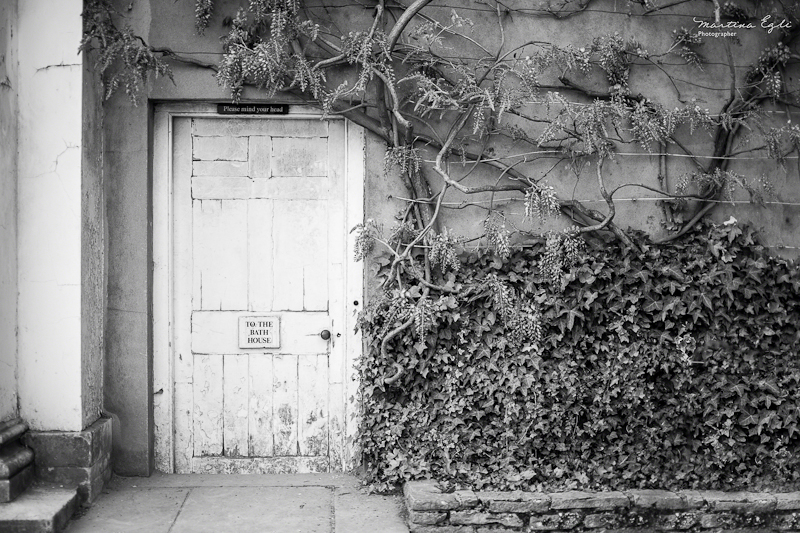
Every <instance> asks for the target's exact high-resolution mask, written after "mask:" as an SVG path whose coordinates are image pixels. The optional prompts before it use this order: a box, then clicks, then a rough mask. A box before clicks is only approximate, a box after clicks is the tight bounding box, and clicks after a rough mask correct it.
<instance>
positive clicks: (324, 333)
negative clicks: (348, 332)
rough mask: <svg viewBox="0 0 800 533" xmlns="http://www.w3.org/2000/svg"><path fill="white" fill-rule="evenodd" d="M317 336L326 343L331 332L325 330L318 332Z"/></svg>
mask: <svg viewBox="0 0 800 533" xmlns="http://www.w3.org/2000/svg"><path fill="white" fill-rule="evenodd" d="M319 336H320V337H322V340H324V341H326V340H328V339H330V338H331V332H330V331H328V330H327V329H323V330H322V331H320V332H319Z"/></svg>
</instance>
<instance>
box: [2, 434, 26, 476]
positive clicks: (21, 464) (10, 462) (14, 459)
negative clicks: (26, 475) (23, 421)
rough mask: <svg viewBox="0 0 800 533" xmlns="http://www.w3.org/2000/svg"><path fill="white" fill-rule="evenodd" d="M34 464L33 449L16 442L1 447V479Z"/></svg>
mask: <svg viewBox="0 0 800 533" xmlns="http://www.w3.org/2000/svg"><path fill="white" fill-rule="evenodd" d="M30 464H33V450H31V449H30V448H26V447H25V446H23V445H21V444H18V443H16V442H13V443H9V444H7V445H6V446H3V447H2V448H0V479H8V478H10V477H11V476H13V475H14V474H16V473H17V472H19V471H20V470H22V469H23V468H25V467H26V466H28V465H30Z"/></svg>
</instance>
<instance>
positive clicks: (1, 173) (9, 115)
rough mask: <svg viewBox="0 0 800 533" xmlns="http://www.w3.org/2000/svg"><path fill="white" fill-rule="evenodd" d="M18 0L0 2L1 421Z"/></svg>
mask: <svg viewBox="0 0 800 533" xmlns="http://www.w3.org/2000/svg"><path fill="white" fill-rule="evenodd" d="M16 33H17V2H16V0H9V1H6V2H3V3H2V4H0V421H3V420H6V419H9V418H13V417H14V416H16V415H17V203H16V196H17V81H18V80H17V69H16V65H17V56H16V42H15V39H16Z"/></svg>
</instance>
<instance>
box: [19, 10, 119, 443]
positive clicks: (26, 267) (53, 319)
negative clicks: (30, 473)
mask: <svg viewBox="0 0 800 533" xmlns="http://www.w3.org/2000/svg"><path fill="white" fill-rule="evenodd" d="M18 9H19V13H18V20H19V39H18V51H19V53H18V58H19V73H18V74H19V91H18V95H19V96H18V101H19V130H18V131H19V133H18V135H19V137H18V147H19V152H18V153H19V158H18V168H17V171H18V176H19V183H18V190H17V206H18V210H19V211H18V221H17V227H18V232H17V235H18V249H19V263H18V272H19V304H18V317H19V336H18V339H19V356H18V372H19V399H20V415H21V416H22V417H23V418H24V419H25V420H26V421H27V422H28V424H29V426H30V427H31V429H33V430H51V431H53V430H55V431H79V430H82V429H83V428H85V427H86V426H88V425H89V424H91V423H92V422H94V421H95V420H96V419H97V418H98V416H99V414H100V411H101V396H102V365H101V361H102V358H101V354H102V345H103V342H102V331H103V330H102V324H103V322H104V316H103V315H104V309H103V307H102V305H101V304H102V302H103V299H104V298H103V288H104V286H105V282H104V279H103V270H104V260H103V233H104V230H103V225H102V220H103V217H104V212H103V211H104V210H103V202H102V188H101V187H100V183H101V181H100V178H101V174H100V172H99V168H100V167H99V161H100V160H99V159H98V158H99V157H100V156H101V153H102V149H101V146H102V145H101V141H100V140H101V138H102V137H101V136H100V134H101V133H102V132H101V131H100V130H99V128H96V127H95V124H97V123H98V122H99V118H98V117H99V115H98V112H99V111H97V110H96V109H95V107H96V106H95V105H94V102H95V101H96V98H95V95H96V91H98V90H99V87H97V85H96V84H94V83H92V84H89V85H88V88H89V89H90V90H88V91H84V65H83V61H82V56H81V55H79V54H78V45H79V43H80V40H81V36H82V21H81V12H82V10H83V3H82V2H81V1H80V0H69V1H63V2H56V3H54V2H50V1H47V0H26V1H25V2H20V3H19V5H18ZM87 76H89V78H91V76H92V75H91V74H90V73H87ZM84 109H86V110H87V112H86V114H85V116H84ZM84 128H86V131H84Z"/></svg>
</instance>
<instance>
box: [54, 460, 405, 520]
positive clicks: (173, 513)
mask: <svg viewBox="0 0 800 533" xmlns="http://www.w3.org/2000/svg"><path fill="white" fill-rule="evenodd" d="M401 514H402V497H401V496H399V495H394V496H385V495H375V494H366V493H364V492H362V491H360V490H359V481H358V480H357V479H356V478H355V477H353V476H349V475H346V474H291V475H289V474H287V475H283V474H280V475H258V474H233V475H205V474H186V475H181V474H154V475H153V476H152V477H149V478H123V477H114V478H113V479H112V480H111V482H110V483H109V484H108V486H107V487H106V488H105V489H104V490H103V494H101V495H100V497H99V498H97V500H96V501H95V502H94V503H93V504H92V506H91V507H89V508H88V509H82V510H80V511H79V512H78V513H77V514H76V515H75V516H74V517H73V519H72V520H71V521H70V523H69V524H68V525H67V528H66V530H65V531H66V533H128V532H134V531H136V532H142V533H185V532H191V533H202V532H214V533H224V532H228V531H230V532H235V533H250V532H253V533H256V532H257V533H268V532H276V533H377V532H380V533H408V527H407V526H406V525H405V521H404V520H403V518H402V517H401Z"/></svg>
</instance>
